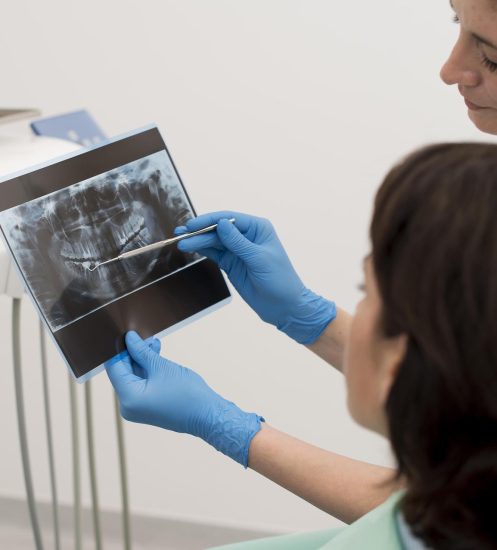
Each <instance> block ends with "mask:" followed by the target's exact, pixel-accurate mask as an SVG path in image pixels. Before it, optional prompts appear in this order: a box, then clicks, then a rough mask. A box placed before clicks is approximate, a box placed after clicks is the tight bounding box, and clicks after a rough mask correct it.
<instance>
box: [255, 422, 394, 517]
mask: <svg viewBox="0 0 497 550" xmlns="http://www.w3.org/2000/svg"><path fill="white" fill-rule="evenodd" d="M248 466H249V468H251V469H252V470H255V471H256V472H258V473H259V474H261V475H263V476H265V477H267V478H268V479H270V480H271V481H274V482H275V483H277V484H278V485H281V486H282V487H284V488H285V489H287V490H288V491H291V492H292V493H294V494H296V495H298V496H299V497H301V498H303V499H304V500H306V501H307V502H310V503H311V504H313V505H314V506H317V507H318V508H320V509H321V510H323V511H325V512H327V513H328V514H331V515H332V516H334V517H336V518H338V519H340V520H342V521H344V522H346V523H351V522H352V521H354V520H356V519H357V518H359V517H361V516H362V515H364V514H365V513H367V512H369V511H370V510H372V509H373V508H374V507H376V506H378V505H379V504H380V503H382V502H383V501H384V500H385V499H386V498H387V497H388V496H389V495H390V494H391V493H392V492H393V491H395V490H397V489H398V488H399V483H397V482H394V481H393V478H394V475H395V472H394V470H392V469H389V468H383V467H381V466H374V465H372V464H368V463H366V462H361V461H359V460H353V459H351V458H347V457H345V456H342V455H339V454H336V453H332V452H329V451H325V450H324V449H320V448H318V447H314V446H313V445H310V444H308V443H305V442H303V441H300V440H298V439H295V438H294V437H291V436H289V435H287V434H285V433H283V432H280V431H278V430H276V429H275V428H272V427H271V426H269V425H267V424H262V429H261V430H260V431H259V432H258V433H257V434H256V435H255V437H254V438H253V440H252V443H251V445H250V450H249V463H248Z"/></svg>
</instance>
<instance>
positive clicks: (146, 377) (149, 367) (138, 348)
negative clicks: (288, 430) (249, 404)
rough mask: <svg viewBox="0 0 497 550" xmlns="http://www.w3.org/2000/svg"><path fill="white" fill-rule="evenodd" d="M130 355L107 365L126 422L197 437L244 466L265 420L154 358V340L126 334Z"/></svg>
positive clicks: (187, 373) (156, 345)
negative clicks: (253, 441) (253, 439)
mask: <svg viewBox="0 0 497 550" xmlns="http://www.w3.org/2000/svg"><path fill="white" fill-rule="evenodd" d="M126 347H127V348H128V352H129V355H126V354H122V355H121V356H120V357H121V358H120V359H119V358H117V360H110V361H108V362H107V363H106V365H105V366H106V369H107V374H108V375H109V378H110V381H111V383H112V385H113V386H114V389H115V390H116V393H117V395H118V396H119V402H120V405H121V414H122V416H123V417H124V418H125V419H126V420H130V421H131V422H140V423H143V424H151V425H154V426H159V427H160V428H164V429H166V430H172V431H175V432H180V433H188V434H191V435H194V436H197V437H200V438H201V439H203V440H204V441H206V442H207V443H209V444H210V445H212V446H213V447H214V448H216V449H217V450H218V451H220V452H222V453H224V454H225V455H227V456H229V457H230V458H232V459H233V460H236V461H237V462H239V463H240V464H242V465H243V466H244V467H245V468H246V467H247V464H248V451H249V446H250V442H251V441H252V438H253V437H254V435H255V434H256V433H257V432H258V431H259V430H260V427H261V422H263V421H264V419H263V418H262V417H260V416H258V415H256V414H253V413H246V412H244V411H242V410H241V409H239V408H238V407H237V406H236V405H235V404H234V403H232V402H231V401H227V400H226V399H224V398H223V397H221V396H220V395H219V394H217V393H216V392H215V391H214V390H212V389H211V388H210V387H209V386H208V385H207V384H206V383H205V381H204V379H203V378H202V377H201V376H199V375H198V374H197V373H196V372H194V371H192V370H190V369H187V368H185V367H182V366H180V365H177V364H176V363H173V362H172V361H169V360H167V359H164V358H163V357H161V356H160V355H159V354H158V351H159V349H160V342H159V341H158V340H157V339H152V340H150V339H149V340H145V341H144V340H142V339H141V338H140V337H139V336H138V334H137V333H136V332H128V333H127V334H126Z"/></svg>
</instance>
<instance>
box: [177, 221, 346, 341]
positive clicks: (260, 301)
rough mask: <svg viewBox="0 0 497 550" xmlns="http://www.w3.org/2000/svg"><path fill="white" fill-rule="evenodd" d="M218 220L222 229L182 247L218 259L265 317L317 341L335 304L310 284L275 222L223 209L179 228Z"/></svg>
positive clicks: (294, 335) (294, 334)
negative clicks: (302, 277) (297, 267)
mask: <svg viewBox="0 0 497 550" xmlns="http://www.w3.org/2000/svg"><path fill="white" fill-rule="evenodd" d="M228 218H235V220H236V221H235V224H232V223H230V222H229V221H228ZM213 223H218V226H217V230H216V232H214V231H212V232H210V233H205V234H204V235H198V236H194V237H191V238H188V239H184V240H183V241H181V242H180V243H179V244H178V248H179V249H180V250H182V251H185V252H198V253H200V254H203V255H204V256H206V257H208V258H209V259H211V260H213V261H215V262H216V263H217V264H218V265H219V267H220V268H221V269H223V270H224V271H225V272H226V274H227V275H228V278H229V280H230V281H231V283H232V284H233V286H234V287H235V288H236V290H237V291H238V292H239V294H240V296H241V297H242V298H243V299H244V300H245V302H247V304H248V305H249V306H250V307H251V308H252V309H253V310H254V311H255V312H256V313H257V314H258V315H259V317H260V318H261V319H262V320H263V321H266V322H267V323H271V324H272V325H275V326H276V327H277V328H278V329H279V330H281V331H283V332H284V333H285V334H287V335H288V336H290V337H291V338H293V339H294V340H296V341H297V342H299V343H301V344H311V343H313V342H315V341H316V340H317V339H318V338H319V336H320V335H321V333H322V332H323V331H324V329H325V328H326V327H327V326H328V324H329V323H330V321H332V320H333V319H334V318H335V316H336V307H335V304H334V303H333V302H330V301H329V300H326V299H325V298H323V297H321V296H319V295H318V294H315V293H314V292H312V291H311V290H309V289H308V288H306V287H305V286H304V284H303V283H302V281H301V280H300V278H299V276H298V275H297V273H296V271H295V269H294V267H293V265H292V263H291V262H290V259H289V258H288V255H287V254H286V252H285V250H284V248H283V246H282V244H281V242H280V240H279V238H278V236H277V234H276V231H275V230H274V228H273V226H272V224H271V223H270V222H269V221H268V220H265V219H263V218H257V217H255V216H249V215H248V214H241V213H238V212H229V211H228V212H217V213H213V214H205V215H203V216H199V217H198V218H194V219H192V220H189V221H188V222H187V224H186V226H183V227H179V228H177V229H176V233H177V234H181V233H183V232H185V231H194V230H196V229H200V228H201V227H205V226H207V225H210V224H213Z"/></svg>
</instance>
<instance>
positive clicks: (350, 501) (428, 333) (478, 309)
mask: <svg viewBox="0 0 497 550" xmlns="http://www.w3.org/2000/svg"><path fill="white" fill-rule="evenodd" d="M496 212H497V146H496V145H487V144H476V143H466V144H465V143H463V144H441V145H434V146H430V147H427V148H424V149H422V150H420V151H417V152H415V153H413V154H411V155H410V156H409V157H407V158H406V159H405V160H403V161H402V162H401V163H400V164H398V165H397V166H396V167H394V168H393V169H392V170H391V172H390V173H389V174H388V175H387V177H386V179H385V181H384V182H383V184H382V185H381V187H380V189H379V191H378V194H377V196H376V201H375V209H374V215H373V220H372V224H371V253H370V254H369V255H368V256H367V258H366V259H365V261H364V272H365V284H364V297H363V299H362V301H361V302H360V303H359V304H358V306H357V310H356V312H355V315H354V318H353V321H352V323H351V325H350V329H348V330H347V335H348V336H347V346H346V351H345V357H344V365H343V370H344V374H345V376H346V381H347V392H348V406H349V410H350V412H351V414H352V416H353V417H354V419H355V420H356V421H357V422H358V423H359V424H361V425H362V426H365V427H366V428H369V429H371V430H373V431H375V432H377V433H380V434H382V435H384V436H385V437H387V438H388V439H389V440H390V442H391V445H392V448H393V451H394V455H395V458H396V460H397V465H398V469H397V472H393V471H389V470H388V469H384V468H378V467H375V466H372V465H368V464H364V463H362V462H360V461H354V460H352V459H347V458H345V457H340V456H339V455H337V454H335V453H333V452H331V451H324V450H322V449H317V448H316V447H313V446H311V445H307V444H305V443H303V442H301V441H298V440H296V439H294V438H292V437H290V436H288V435H286V434H283V433H282V432H279V431H278V430H276V429H275V428H273V427H271V426H270V425H269V424H267V423H265V422H264V420H263V418H262V417H260V416H258V415H256V414H253V413H247V412H244V411H242V410H241V409H240V408H238V407H237V406H236V405H235V404H233V403H232V402H230V401H228V400H226V399H224V398H222V397H221V396H220V395H218V394H217V393H215V392H214V391H213V390H212V389H211V388H210V387H209V386H208V385H207V384H206V383H205V381H204V380H203V379H202V378H201V377H200V376H199V375H197V374H196V373H195V372H193V371H191V370H189V369H185V368H184V367H181V366H179V365H177V364H176V363H173V362H172V361H169V360H167V359H164V358H162V357H161V356H160V355H159V354H158V353H157V342H152V343H149V342H144V341H143V340H141V339H140V338H139V336H138V335H137V334H136V333H128V335H127V337H126V342H127V347H128V351H129V354H130V357H129V358H127V359H125V360H122V361H120V362H115V363H113V364H112V365H109V366H108V368H107V371H108V374H109V377H110V379H111V381H112V384H113V385H114V387H115V389H116V391H117V393H118V395H119V398H120V400H121V411H122V414H123V416H124V417H125V418H127V419H128V420H131V421H134V422H142V423H148V424H153V425H156V426H159V427H162V428H165V429H169V430H174V431H177V432H184V433H189V434H192V435H195V436H197V437H200V438H202V439H203V440H205V441H206V442H208V443H209V444H211V445H212V446H213V447H215V448H216V449H218V450H220V451H221V452H223V453H224V454H226V455H228V456H229V457H231V458H233V459H234V460H237V461H238V462H239V463H241V464H242V465H244V466H245V467H249V468H252V469H254V470H256V471H258V472H259V473H261V474H262V475H265V476H266V477H268V478H269V479H272V480H273V481H275V482H277V483H278V484H280V485H281V486H283V487H285V488H287V489H289V490H290V491H292V492H294V493H295V494H297V495H299V496H301V497H302V498H305V499H306V500H308V501H309V502H311V503H313V504H314V505H316V506H319V507H320V508H321V509H323V510H325V511H327V512H329V513H330V514H333V515H335V516H336V517H339V518H340V519H343V520H344V521H346V522H348V523H351V525H350V526H348V527H346V528H344V529H342V530H339V531H336V530H335V531H333V532H331V531H327V532H320V533H310V534H304V535H291V536H286V537H283V538H279V537H275V538H273V539H266V540H264V541H259V542H251V543H242V544H240V545H234V546H232V547H230V548H235V547H236V548H239V549H240V550H242V549H247V550H248V549H252V548H253V549H255V548H260V549H262V548H264V549H270V548H274V549H276V548H285V549H289V548H299V549H311V548H313V549H317V548H322V549H330V550H332V549H342V548H347V549H349V548H350V549H356V548H357V549H363V548H364V549H368V548H372V549H377V548H378V549H380V548H381V549H382V550H383V549H384V550H388V549H398V550H400V549H402V548H414V547H415V548H435V549H441V550H442V549H443V550H449V549H479V550H486V549H492V548H497V522H496V521H495V517H494V516H495V503H496V500H497V215H496ZM225 214H226V213H225ZM227 216H228V215H227V214H226V215H224V216H223V217H227ZM235 217H236V219H237V222H236V225H237V227H231V228H230V227H229V226H231V224H228V223H224V222H223V223H220V224H219V227H218V230H217V235H210V236H208V237H203V240H201V241H200V240H198V239H197V241H193V239H191V241H192V243H193V244H192V245H191V247H188V244H187V243H188V241H189V240H190V239H188V240H186V241H184V243H185V245H184V246H185V249H186V250H188V251H194V250H195V251H198V252H200V253H205V254H211V256H212V258H213V259H217V260H218V262H219V263H220V265H221V266H222V267H223V269H225V270H226V271H227V272H228V274H229V275H230V278H231V277H233V278H234V277H235V276H236V273H234V272H233V273H231V272H230V269H231V267H232V263H233V262H235V260H236V258H238V259H239V263H238V264H237V269H238V270H239V269H241V268H242V267H244V269H245V272H244V284H245V285H248V284H249V282H250V284H251V285H252V288H251V291H253V292H255V296H257V292H259V293H260V292H261V290H260V288H261V286H260V285H259V286H257V284H258V283H257V276H258V273H259V272H258V271H257V268H258V269H260V270H262V269H264V270H265V273H264V275H265V277H266V279H265V280H266V281H267V279H268V272H270V271H271V269H272V266H273V265H275V264H279V265H280V267H281V265H285V269H286V270H287V277H286V279H285V278H282V277H280V279H279V280H280V281H281V283H280V287H282V286H284V285H287V286H288V285H290V284H294V285H295V288H298V284H297V282H296V281H297V280H299V279H295V277H296V275H295V277H294V274H293V273H290V271H288V270H290V269H291V264H289V263H288V265H287V264H285V263H284V262H285V261H286V260H285V257H286V256H284V250H283V248H282V247H281V244H280V243H279V241H278V240H277V237H276V234H275V233H274V230H273V229H272V226H271V225H270V224H268V222H267V221H265V220H260V219H259V218H254V217H250V216H246V217H245V218H244V217H240V215H235ZM239 224H240V225H239ZM254 227H256V228H257V227H258V229H259V231H258V232H257V231H256V230H254ZM261 235H262V236H263V237H260V236H261ZM259 237H260V238H261V239H262V238H263V240H261V242H257V238H259ZM206 239H211V240H210V241H209V240H206ZM213 239H217V240H215V241H214V240H213ZM195 243H196V244H195ZM268 243H269V244H268ZM269 246H270V247H271V249H270V250H271V256H264V254H265V253H266V252H265V251H267V250H268V249H269V248H268V247H269ZM265 247H266V248H265ZM203 250H204V251H207V252H202V251H203ZM209 251H211V252H209ZM265 257H266V261H265V262H264V261H262V260H263V259H264V258H265ZM268 257H270V258H271V261H268V260H267V258H268ZM254 258H255V259H257V260H258V261H257V262H255V260H254ZM247 274H248V275H247ZM239 286H240V284H239ZM254 288H255V290H254ZM302 288H304V287H302ZM239 290H240V289H239ZM244 292H245V293H244V294H242V295H243V296H244V298H245V299H246V300H247V301H248V300H249V298H247V297H249V293H248V291H247V287H245V289H244ZM276 292H278V293H279V292H281V288H278V289H277V290H275V294H274V296H276ZM306 292H307V291H306ZM267 295H268V294H267V293H266V297H265V307H268V306H267V304H268V298H267ZM250 296H251V297H250V299H251V300H255V299H254V298H253V295H252V294H251V295H250ZM312 299H313V301H314V302H317V301H318V300H317V298H316V299H315V298H314V297H313V298H312ZM275 300H276V299H274V303H275V304H276V301H275ZM314 302H313V303H314ZM301 303H302V302H300V304H301ZM274 307H276V306H274ZM278 307H279V308H280V309H279V310H278V312H279V313H278V315H279V317H278V318H279V319H281V318H282V317H281V315H282V314H281V311H282V304H278ZM254 309H255V308H254ZM305 311H306V314H307V316H306V318H305V322H306V323H307V325H308V324H309V323H310V320H311V319H312V317H311V316H310V315H309V311H311V310H310V309H309V308H307V309H306V310H305ZM328 311H332V310H331V309H329V310H328ZM292 315H293V316H289V315H288V316H287V318H289V319H291V320H292V322H293V326H292V330H293V331H294V333H295V329H296V326H297V325H298V319H297V317H296V315H297V314H296V313H295V311H294V312H293V314H292ZM320 319H322V316H321V317H320ZM303 322H304V321H302V323H303ZM336 323H340V312H338V315H331V319H328V321H327V324H328V325H329V326H332V325H333V326H334V325H335V324H336ZM277 326H278V328H280V329H281V327H282V326H283V323H280V324H278V325H277ZM329 326H328V327H326V326H325V327H324V332H322V331H320V332H318V336H317V338H318V339H317V340H316V341H315V342H311V343H309V342H306V343H307V344H308V345H310V346H312V345H317V344H316V342H318V343H319V346H321V348H323V347H324V348H326V346H328V345H331V344H329V342H330V341H331V339H330V338H328V336H327V334H328V333H327V330H328V328H329ZM295 339H297V338H295ZM322 355H323V356H324V355H325V354H324V353H322ZM137 367H141V369H143V371H141V370H140V369H138V368H137ZM140 373H141V374H140ZM243 376H245V377H250V372H244V373H243ZM261 383H263V381H261ZM327 421H329V422H333V421H334V420H333V419H332V418H330V419H328V420H327Z"/></svg>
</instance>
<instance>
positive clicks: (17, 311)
mask: <svg viewBox="0 0 497 550" xmlns="http://www.w3.org/2000/svg"><path fill="white" fill-rule="evenodd" d="M20 317H21V300H20V298H14V299H13V301H12V352H13V363H14V383H15V392H16V406H17V423H18V430H19V443H20V445H21V458H22V467H23V471H24V484H25V486H26V496H27V499H28V508H29V516H30V519H31V527H32V530H33V536H34V539H35V545H36V550H43V542H42V538H41V531H40V525H39V523H38V515H37V511H36V502H35V497H34V491H33V480H32V477H31V466H30V462H29V449H28V437H27V432H26V416H25V414H24V395H23V385H22V372H21V322H20Z"/></svg>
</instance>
